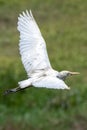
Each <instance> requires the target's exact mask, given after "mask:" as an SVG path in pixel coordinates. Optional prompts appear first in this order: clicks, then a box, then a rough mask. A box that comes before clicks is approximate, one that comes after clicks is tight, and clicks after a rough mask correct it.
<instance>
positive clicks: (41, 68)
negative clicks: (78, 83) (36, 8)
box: [5, 10, 79, 94]
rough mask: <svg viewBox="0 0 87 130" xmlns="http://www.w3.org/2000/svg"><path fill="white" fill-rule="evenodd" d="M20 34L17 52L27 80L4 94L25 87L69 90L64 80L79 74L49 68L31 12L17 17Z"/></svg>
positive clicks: (41, 39)
mask: <svg viewBox="0 0 87 130" xmlns="http://www.w3.org/2000/svg"><path fill="white" fill-rule="evenodd" d="M17 29H18V31H19V32H20V42H19V50H20V55H21V60H22V63H23V65H24V68H25V70H26V72H27V75H28V79H26V80H23V81H20V82H18V84H19V86H18V87H17V88H13V89H9V90H7V91H5V94H8V93H11V92H16V91H19V90H21V89H24V88H27V87H31V86H34V87H39V88H40V87H43V88H44V87H45V88H50V89H70V88H69V87H68V86H67V85H66V84H65V83H64V80H65V79H66V77H68V76H70V75H75V74H79V73H78V72H71V71H61V72H59V71H56V70H54V69H53V68H52V67H51V64H50V61H49V58H48V54H47V50H46V43H45V40H44V38H43V36H42V34H41V32H40V30H39V27H38V25H37V23H36V21H35V19H34V17H33V14H32V12H31V10H30V11H29V12H28V11H27V10H26V12H23V13H22V14H20V15H19V17H18V27H17Z"/></svg>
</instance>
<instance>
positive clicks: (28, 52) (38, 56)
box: [18, 11, 51, 76]
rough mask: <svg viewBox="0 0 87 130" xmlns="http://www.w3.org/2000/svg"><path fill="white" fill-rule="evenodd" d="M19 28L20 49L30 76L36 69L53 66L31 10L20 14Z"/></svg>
mask: <svg viewBox="0 0 87 130" xmlns="http://www.w3.org/2000/svg"><path fill="white" fill-rule="evenodd" d="M18 30H19V32H20V44H19V50H20V54H21V58H22V63H23V65H24V67H25V70H26V72H27V74H28V76H30V75H31V73H32V72H34V71H35V70H36V69H44V68H51V65H50V62H49V58H48V55H47V51H46V44H45V41H44V39H43V37H42V35H41V33H40V30H39V28H38V25H37V24H36V22H35V20H34V17H33V15H32V12H31V11H30V12H29V13H28V11H26V13H25V12H23V14H22V15H21V14H20V16H19V17H18Z"/></svg>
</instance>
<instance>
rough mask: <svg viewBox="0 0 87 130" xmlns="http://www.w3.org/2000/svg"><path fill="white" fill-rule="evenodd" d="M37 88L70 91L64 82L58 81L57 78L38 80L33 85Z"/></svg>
mask: <svg viewBox="0 0 87 130" xmlns="http://www.w3.org/2000/svg"><path fill="white" fill-rule="evenodd" d="M32 85H33V86H35V87H43V88H44V87H45V88H53V89H70V88H69V87H68V86H67V85H66V84H65V83H64V81H63V80H61V79H58V78H56V77H51V76H46V77H43V78H40V79H38V80H37V81H35V82H33V83H32Z"/></svg>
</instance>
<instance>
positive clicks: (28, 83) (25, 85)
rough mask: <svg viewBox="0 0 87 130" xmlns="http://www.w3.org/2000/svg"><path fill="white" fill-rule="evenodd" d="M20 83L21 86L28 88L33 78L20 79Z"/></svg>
mask: <svg viewBox="0 0 87 130" xmlns="http://www.w3.org/2000/svg"><path fill="white" fill-rule="evenodd" d="M18 85H19V86H20V88H26V87H28V86H30V85H31V79H27V80H23V81H20V82H18Z"/></svg>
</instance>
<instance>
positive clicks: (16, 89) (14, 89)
mask: <svg viewBox="0 0 87 130" xmlns="http://www.w3.org/2000/svg"><path fill="white" fill-rule="evenodd" d="M20 90H22V88H20V87H17V88H13V89H8V90H6V91H5V92H4V94H3V95H7V94H10V93H15V92H17V91H20Z"/></svg>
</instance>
